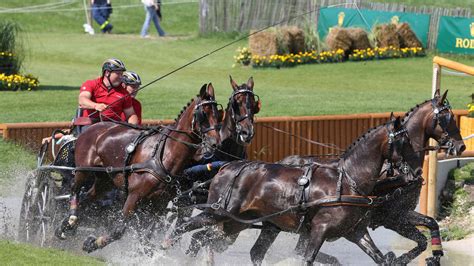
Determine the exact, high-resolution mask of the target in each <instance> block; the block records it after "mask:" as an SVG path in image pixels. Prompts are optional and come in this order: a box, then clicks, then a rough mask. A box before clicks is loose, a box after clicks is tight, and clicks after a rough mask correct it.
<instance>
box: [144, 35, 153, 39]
mask: <svg viewBox="0 0 474 266" xmlns="http://www.w3.org/2000/svg"><path fill="white" fill-rule="evenodd" d="M142 38H143V39H149V38H151V36H150V35H148V34H147V35H145V36H142Z"/></svg>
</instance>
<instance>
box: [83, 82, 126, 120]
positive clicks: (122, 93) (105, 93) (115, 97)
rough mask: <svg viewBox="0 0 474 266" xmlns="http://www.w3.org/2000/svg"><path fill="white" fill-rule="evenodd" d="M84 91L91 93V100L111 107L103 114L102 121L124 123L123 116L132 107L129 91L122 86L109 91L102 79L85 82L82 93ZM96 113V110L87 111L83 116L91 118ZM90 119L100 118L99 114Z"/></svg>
mask: <svg viewBox="0 0 474 266" xmlns="http://www.w3.org/2000/svg"><path fill="white" fill-rule="evenodd" d="M83 91H88V92H90V93H91V95H92V97H91V100H92V101H93V102H96V103H103V104H106V105H107V106H109V108H107V109H106V110H105V111H103V112H102V113H101V117H102V120H120V121H123V119H122V117H121V114H122V113H123V111H124V110H125V109H127V108H130V107H132V99H131V97H130V96H129V94H128V92H127V90H126V89H125V88H123V87H122V84H120V85H119V86H118V87H114V88H111V89H110V90H107V87H105V85H104V84H103V83H102V77H99V78H97V79H92V80H88V81H86V82H84V84H82V86H81V92H83ZM119 99H122V100H119ZM94 112H95V110H90V109H85V110H84V112H83V115H82V116H89V114H92V113H94ZM90 117H91V118H99V112H96V113H95V114H93V115H91V116H90Z"/></svg>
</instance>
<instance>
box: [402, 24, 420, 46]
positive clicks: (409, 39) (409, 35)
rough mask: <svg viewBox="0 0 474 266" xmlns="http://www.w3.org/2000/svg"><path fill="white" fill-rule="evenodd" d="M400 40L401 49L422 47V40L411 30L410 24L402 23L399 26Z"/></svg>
mask: <svg viewBox="0 0 474 266" xmlns="http://www.w3.org/2000/svg"><path fill="white" fill-rule="evenodd" d="M397 33H398V38H399V40H400V47H401V48H406V47H422V46H421V42H420V40H418V38H417V37H416V34H415V33H414V32H413V31H412V30H411V28H410V25H408V23H406V22H405V23H401V24H398V25H397Z"/></svg>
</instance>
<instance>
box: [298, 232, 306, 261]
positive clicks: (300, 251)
mask: <svg viewBox="0 0 474 266" xmlns="http://www.w3.org/2000/svg"><path fill="white" fill-rule="evenodd" d="M308 242H309V233H307V232H303V233H300V237H299V238H298V243H296V247H295V253H296V255H300V256H303V255H304V249H305V247H306V246H307V245H308Z"/></svg>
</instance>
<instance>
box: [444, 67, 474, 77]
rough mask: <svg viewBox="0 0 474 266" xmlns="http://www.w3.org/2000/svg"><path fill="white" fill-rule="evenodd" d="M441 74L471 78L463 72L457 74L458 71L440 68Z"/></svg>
mask: <svg viewBox="0 0 474 266" xmlns="http://www.w3.org/2000/svg"><path fill="white" fill-rule="evenodd" d="M441 73H442V74H445V75H451V76H458V77H472V76H471V75H469V74H466V73H464V72H459V71H456V70H449V69H445V68H441Z"/></svg>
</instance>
